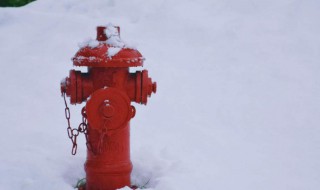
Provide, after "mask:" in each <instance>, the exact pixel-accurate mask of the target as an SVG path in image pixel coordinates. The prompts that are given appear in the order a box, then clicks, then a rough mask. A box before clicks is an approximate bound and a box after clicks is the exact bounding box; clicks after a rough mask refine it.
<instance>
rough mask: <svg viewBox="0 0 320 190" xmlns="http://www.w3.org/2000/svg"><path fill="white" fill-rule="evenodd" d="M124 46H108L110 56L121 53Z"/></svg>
mask: <svg viewBox="0 0 320 190" xmlns="http://www.w3.org/2000/svg"><path fill="white" fill-rule="evenodd" d="M121 49H122V48H119V47H109V48H108V51H107V55H108V56H109V57H112V56H114V55H116V54H117V53H119V51H120V50H121Z"/></svg>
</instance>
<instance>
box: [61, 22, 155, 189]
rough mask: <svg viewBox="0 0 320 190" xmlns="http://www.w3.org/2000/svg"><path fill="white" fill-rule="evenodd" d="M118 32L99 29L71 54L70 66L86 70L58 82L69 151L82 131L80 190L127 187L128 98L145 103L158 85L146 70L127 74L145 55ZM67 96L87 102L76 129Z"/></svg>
mask: <svg viewBox="0 0 320 190" xmlns="http://www.w3.org/2000/svg"><path fill="white" fill-rule="evenodd" d="M119 33H120V28H119V27H115V26H113V25H108V26H99V27H97V39H96V40H91V41H88V43H86V44H83V46H82V48H81V49H80V50H79V51H78V52H77V53H76V55H75V56H74V58H73V65H75V66H87V67H88V72H87V73H82V72H80V71H76V70H71V71H70V75H69V77H67V78H65V80H63V81H62V82H61V92H62V94H63V96H64V101H65V105H66V109H65V114H66V118H67V121H68V135H69V138H70V139H71V141H72V143H73V148H72V154H75V153H76V150H77V136H78V135H79V133H84V134H85V137H86V141H87V142H86V144H87V161H86V163H85V171H86V185H85V186H84V187H81V188H80V187H79V189H86V190H115V189H118V188H122V187H125V186H131V184H130V174H131V171H132V163H131V161H130V142H129V141H130V139H129V138H130V119H131V118H133V117H134V116H135V108H134V107H133V106H132V105H131V102H136V103H139V104H147V98H148V96H149V97H150V96H151V93H152V92H153V93H155V92H156V88H157V85H156V83H155V82H152V80H151V78H149V76H148V71H147V70H142V71H137V72H135V73H130V72H129V67H137V66H142V65H143V61H144V58H143V57H142V55H141V54H140V52H139V51H137V50H135V49H134V48H130V47H127V46H126V45H125V44H124V43H123V42H122V41H121V39H120V35H119ZM66 95H67V96H68V97H70V102H71V104H80V103H82V102H85V101H86V105H85V107H84V108H83V109H82V116H83V121H82V123H81V124H80V125H79V127H78V128H74V129H72V128H71V126H70V111H69V108H68V106H67V102H66V98H65V96H66Z"/></svg>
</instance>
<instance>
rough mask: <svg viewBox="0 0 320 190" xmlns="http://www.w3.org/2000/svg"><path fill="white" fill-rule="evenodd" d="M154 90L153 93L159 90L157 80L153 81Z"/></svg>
mask: <svg viewBox="0 0 320 190" xmlns="http://www.w3.org/2000/svg"><path fill="white" fill-rule="evenodd" d="M152 92H153V93H156V92H157V82H154V83H152Z"/></svg>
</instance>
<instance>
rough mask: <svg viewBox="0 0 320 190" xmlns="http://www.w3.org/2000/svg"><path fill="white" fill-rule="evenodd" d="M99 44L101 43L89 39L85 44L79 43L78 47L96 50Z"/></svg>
mask: <svg viewBox="0 0 320 190" xmlns="http://www.w3.org/2000/svg"><path fill="white" fill-rule="evenodd" d="M99 44H100V43H99V41H98V40H94V39H91V38H88V39H86V40H84V41H83V42H81V43H79V44H78V46H79V48H84V47H87V46H89V47H90V48H96V47H98V46H99Z"/></svg>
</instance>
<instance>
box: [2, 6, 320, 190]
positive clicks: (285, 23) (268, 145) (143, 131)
mask: <svg viewBox="0 0 320 190" xmlns="http://www.w3.org/2000/svg"><path fill="white" fill-rule="evenodd" d="M319 8H320V2H319V1H316V0H306V1H298V0H283V1H276V0H261V1H250V0H229V1H224V0H199V1H190V0H187V1H185V0H175V1H164V0H157V1H147V0H134V1H132V0H123V1H114V0H107V1H105V0H92V1H76V0H60V1H53V0H38V1H35V2H33V3H31V4H29V5H28V6H26V7H22V8H0V34H1V35H0V41H1V46H0V55H1V62H0V64H1V68H2V72H1V75H0V85H1V95H0V97H1V98H0V105H1V108H2V109H1V110H0V118H1V129H2V130H1V138H0V149H1V152H2V154H1V155H0V168H1V170H0V184H1V189H6V190H20V189H24V190H40V189H41V190H42V189H46V190H57V189H66V190H68V189H70V190H71V189H73V187H72V185H74V184H75V183H76V181H77V180H78V179H82V178H83V177H84V176H85V173H84V171H83V164H84V162H85V157H86V148H85V140H84V137H83V136H81V137H79V138H78V153H77V155H76V156H72V155H71V142H70V140H69V139H68V137H67V134H66V128H67V121H66V120H65V116H64V103H63V99H62V98H61V93H60V81H61V79H62V78H65V77H66V76H67V75H68V74H69V70H70V69H76V70H79V69H81V70H82V71H86V69H85V68H81V67H75V68H72V62H71V61H70V58H72V57H73V56H74V54H75V53H76V52H77V51H78V47H77V43H78V42H79V41H82V40H83V39H84V38H85V37H87V36H90V37H95V35H96V26H99V25H103V24H106V23H109V22H112V23H113V24H114V25H117V26H120V28H121V38H122V39H124V40H126V41H130V43H133V44H135V47H136V48H137V49H138V50H139V51H140V52H141V53H142V55H143V56H144V57H145V58H146V59H147V61H146V62H145V67H144V68H143V69H148V70H149V75H150V76H151V77H152V78H153V80H155V81H157V83H158V92H157V94H155V95H153V96H152V97H151V98H150V99H149V100H148V105H147V106H142V105H137V104H134V106H135V107H136V109H137V114H136V116H135V118H133V119H132V122H131V148H132V150H131V153H132V158H131V159H132V162H133V165H134V171H133V173H132V182H133V183H135V184H137V185H139V186H143V185H146V188H148V189H152V190H160V189H161V190H163V189H166V190H181V189H186V190H188V189H190V190H191V189H192V190H193V189H219V190H235V189H237V190H256V189H259V190H270V189H275V190H292V189H294V190H318V189H319V187H320V128H319V126H320V117H319V116H320V78H319V75H320V64H319V60H320V53H319V52H320V37H319V33H320V23H319V16H320V12H319ZM22 29H23V31H22ZM88 44H90V43H88ZM92 45H93V47H94V42H93V44H92ZM137 69H138V70H139V69H140V70H141V69H142V68H134V69H132V71H135V70H137ZM69 107H70V109H71V122H72V126H74V127H77V125H78V124H79V122H80V121H81V114H80V110H81V108H82V107H83V105H77V106H73V105H70V106H69Z"/></svg>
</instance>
